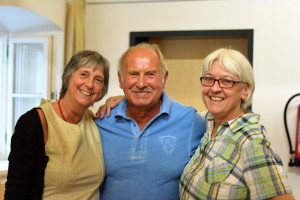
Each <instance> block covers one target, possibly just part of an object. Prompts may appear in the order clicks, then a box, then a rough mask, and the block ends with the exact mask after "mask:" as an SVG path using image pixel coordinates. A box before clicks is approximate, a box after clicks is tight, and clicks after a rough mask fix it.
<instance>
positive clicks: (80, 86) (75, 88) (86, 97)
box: [66, 65, 104, 108]
mask: <svg viewBox="0 0 300 200" xmlns="http://www.w3.org/2000/svg"><path fill="white" fill-rule="evenodd" d="M68 84H69V85H68V90H67V92H66V95H68V96H69V97H70V99H71V100H72V101H74V102H75V103H77V104H79V105H82V106H84V107H86V108H88V107H90V106H91V105H92V104H93V103H94V102H95V101H96V100H97V99H98V98H99V96H100V94H101V91H102V88H103V86H104V73H103V68H102V67H97V68H95V67H94V65H91V66H89V67H84V68H83V67H80V68H79V69H78V70H77V71H75V72H74V73H73V74H72V76H71V78H70V80H69V83H68Z"/></svg>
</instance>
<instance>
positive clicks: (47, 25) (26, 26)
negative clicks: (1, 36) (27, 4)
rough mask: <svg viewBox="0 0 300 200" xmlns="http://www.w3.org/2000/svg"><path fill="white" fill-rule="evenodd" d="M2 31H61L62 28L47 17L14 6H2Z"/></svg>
mask: <svg viewBox="0 0 300 200" xmlns="http://www.w3.org/2000/svg"><path fill="white" fill-rule="evenodd" d="M0 31H4V32H10V33H16V32H17V33H22V32H44V31H61V29H60V28H59V27H58V26H57V25H56V24H55V23H53V22H52V21H51V20H49V19H47V18H46V17H44V16H42V15H40V14H37V13H35V12H32V11H31V10H27V9H25V8H20V7H13V6H0Z"/></svg>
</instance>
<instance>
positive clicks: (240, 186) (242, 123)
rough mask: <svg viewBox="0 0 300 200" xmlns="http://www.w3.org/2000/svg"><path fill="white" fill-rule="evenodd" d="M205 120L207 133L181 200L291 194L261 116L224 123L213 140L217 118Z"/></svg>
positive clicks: (183, 178) (187, 169)
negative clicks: (260, 120) (212, 135)
mask: <svg viewBox="0 0 300 200" xmlns="http://www.w3.org/2000/svg"><path fill="white" fill-rule="evenodd" d="M205 118H206V122H207V132H206V133H205V135H204V136H203V138H202V140H201V142H200V145H199V147H198V149H197V151H196V152H195V155H194V156H193V157H192V159H191V160H190V162H189V163H188V165H187V166H186V167H185V169H184V172H183V174H182V176H181V180H180V199H265V198H270V197H274V196H278V195H281V194H286V193H291V192H292V190H291V187H290V185H289V183H288V180H287V175H286V173H285V171H284V169H283V164H282V161H281V159H280V157H279V155H278V153H277V152H276V151H275V150H274V149H273V148H272V147H271V146H270V141H269V140H268V139H267V138H266V135H265V129H264V127H263V126H262V125H260V124H259V123H258V122H259V115H257V114H254V113H247V114H245V115H243V116H241V117H238V118H236V119H233V120H231V121H228V122H225V123H223V124H222V125H221V126H220V127H219V128H218V130H217V133H216V135H215V136H214V137H213V138H210V135H211V132H212V129H213V126H214V118H213V116H212V114H211V113H207V114H206V117H205ZM202 157H203V158H202Z"/></svg>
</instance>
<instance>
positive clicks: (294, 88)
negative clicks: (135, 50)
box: [86, 0, 300, 198]
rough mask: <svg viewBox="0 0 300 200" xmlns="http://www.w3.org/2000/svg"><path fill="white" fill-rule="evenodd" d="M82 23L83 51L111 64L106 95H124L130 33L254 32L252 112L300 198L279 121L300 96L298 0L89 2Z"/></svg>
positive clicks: (299, 173) (291, 116) (292, 120)
mask: <svg viewBox="0 0 300 200" xmlns="http://www.w3.org/2000/svg"><path fill="white" fill-rule="evenodd" d="M98 2H101V0H99V1H98ZM86 20H87V24H86V48H87V49H93V50H97V51H99V52H100V53H102V54H103V55H104V56H105V57H107V58H108V59H109V60H110V62H111V65H112V69H111V78H110V88H109V94H108V96H111V95H116V94H122V91H121V90H120V89H119V86H118V81H117V75H116V74H117V70H116V65H117V59H118V58H119V56H120V55H121V54H122V53H123V52H124V50H125V49H127V48H128V46H129V32H131V31H163V30H220V29H254V57H253V66H254V74H255V80H256V91H255V93H254V100H253V111H254V112H257V113H260V114H261V123H262V124H264V125H265V127H266V129H267V132H268V135H269V137H270V139H271V141H272V144H273V146H274V147H275V148H276V149H277V150H278V152H279V154H280V155H281V157H282V160H283V162H284V165H285V168H286V170H287V172H288V176H289V181H290V184H291V185H292V188H293V192H294V195H295V197H298V198H300V190H299V185H297V184H299V182H300V168H296V167H294V168H290V167H288V166H287V164H288V159H289V148H288V141H287V137H286V133H285V130H284V123H283V110H284V106H285V103H286V102H287V101H288V99H289V98H290V97H291V96H292V95H294V94H296V93H300V78H299V76H300V64H299V57H300V1H298V0H264V1H261V0H251V1H250V0H249V1H247V0H244V1H240V0H226V1H225V0H223V1H221V0H219V1H175V2H152V3H145V2H144V3H93V4H92V3H90V4H89V3H88V4H87V17H86ZM102 102H103V101H102ZM102 102H100V103H99V104H101V103H102ZM99 104H96V105H95V107H94V109H95V110H96V108H97V107H98V105H99ZM298 104H300V98H297V99H294V100H293V101H292V102H291V103H290V106H289V110H288V125H289V129H290V132H291V137H292V139H293V145H294V141H295V139H294V138H295V131H296V107H297V105H298Z"/></svg>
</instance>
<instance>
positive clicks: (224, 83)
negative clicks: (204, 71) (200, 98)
mask: <svg viewBox="0 0 300 200" xmlns="http://www.w3.org/2000/svg"><path fill="white" fill-rule="evenodd" d="M216 81H217V82H218V83H219V86H220V88H232V87H233V86H234V85H236V84H238V83H243V84H247V83H244V82H243V81H233V80H229V79H224V78H220V79H214V78H212V77H205V76H203V77H200V82H201V84H202V85H203V86H210V87H211V86H213V85H214V84H215V82H216Z"/></svg>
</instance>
